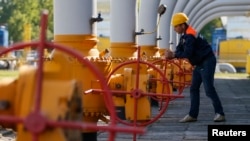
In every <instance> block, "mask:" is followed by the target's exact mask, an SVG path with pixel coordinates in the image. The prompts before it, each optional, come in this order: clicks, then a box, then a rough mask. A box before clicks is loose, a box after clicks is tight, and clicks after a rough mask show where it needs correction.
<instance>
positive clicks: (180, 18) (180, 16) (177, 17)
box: [171, 12, 188, 26]
mask: <svg viewBox="0 0 250 141" xmlns="http://www.w3.org/2000/svg"><path fill="white" fill-rule="evenodd" d="M187 21H188V17H187V15H186V14H185V13H182V12H179V13H175V14H174V15H173V17H172V21H171V24H172V26H176V25H178V24H182V23H185V22H187Z"/></svg>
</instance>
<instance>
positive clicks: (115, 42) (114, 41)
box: [110, 0, 137, 57]
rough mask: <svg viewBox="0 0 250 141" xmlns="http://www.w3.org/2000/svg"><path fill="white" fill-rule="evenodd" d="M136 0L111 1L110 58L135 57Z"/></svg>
mask: <svg viewBox="0 0 250 141" xmlns="http://www.w3.org/2000/svg"><path fill="white" fill-rule="evenodd" d="M136 4H137V3H136V0H111V7H110V15H111V20H110V33H111V35H110V45H111V47H110V49H111V56H112V57H133V56H136V55H137V54H136V50H137V45H136V43H135V31H136V17H137V13H136Z"/></svg>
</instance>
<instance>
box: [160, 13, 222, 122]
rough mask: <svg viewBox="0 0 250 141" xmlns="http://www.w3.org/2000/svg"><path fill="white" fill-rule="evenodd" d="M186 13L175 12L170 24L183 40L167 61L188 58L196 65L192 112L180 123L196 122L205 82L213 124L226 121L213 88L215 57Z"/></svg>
mask: <svg viewBox="0 0 250 141" xmlns="http://www.w3.org/2000/svg"><path fill="white" fill-rule="evenodd" d="M188 19H189V18H188V17H187V15H186V14H185V13H182V12H179V13H175V14H174V15H173V17H172V21H171V24H172V26H173V28H174V31H175V32H176V33H177V34H179V35H180V40H179V43H178V45H177V46H176V50H175V51H174V52H173V51H171V50H170V51H166V54H165V55H166V58H167V59H172V58H187V59H188V60H189V62H190V63H191V64H192V65H193V67H194V69H193V74H192V81H191V86H190V100H191V105H190V110H189V113H188V114H187V115H186V116H185V117H184V118H183V119H181V120H180V121H179V122H182V123H183V122H194V121H197V118H198V114H199V106H200V86H201V84H202V83H203V86H204V89H205V93H206V96H207V97H209V98H210V99H211V100H212V104H213V108H214V112H215V116H214V118H213V121H214V122H223V121H225V114H224V111H223V107H222V103H221V100H220V98H219V96H218V94H217V92H216V89H215V87H214V73H215V67H216V58H215V55H214V53H213V51H212V48H211V46H210V45H209V44H208V42H207V41H206V40H205V39H204V38H202V37H201V36H197V33H196V31H195V29H194V28H192V27H191V26H190V25H189V24H188V23H187V22H188Z"/></svg>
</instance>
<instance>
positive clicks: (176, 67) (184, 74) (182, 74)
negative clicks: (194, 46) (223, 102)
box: [153, 59, 192, 100]
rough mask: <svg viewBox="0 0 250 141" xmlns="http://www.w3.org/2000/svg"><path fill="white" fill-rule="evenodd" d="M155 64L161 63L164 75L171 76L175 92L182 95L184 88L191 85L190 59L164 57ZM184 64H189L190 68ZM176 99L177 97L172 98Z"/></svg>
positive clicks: (170, 81) (170, 79) (170, 80)
mask: <svg viewBox="0 0 250 141" xmlns="http://www.w3.org/2000/svg"><path fill="white" fill-rule="evenodd" d="M153 64H155V65H159V67H160V68H162V70H163V73H164V75H165V76H166V77H168V78H169V83H171V85H172V87H173V94H175V95H182V93H183V90H184V89H185V88H186V87H188V86H189V85H190V81H191V77H192V66H191V65H190V63H189V62H188V60H186V59H170V60H168V59H162V60H157V61H155V62H153ZM184 65H187V66H188V67H189V68H185V67H184ZM168 69H169V70H171V72H168V71H167V70H168ZM167 72H168V73H167ZM188 78H189V79H188ZM174 99H175V98H173V99H172V100H174Z"/></svg>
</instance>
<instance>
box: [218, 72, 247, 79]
mask: <svg viewBox="0 0 250 141" xmlns="http://www.w3.org/2000/svg"><path fill="white" fill-rule="evenodd" d="M249 76H250V75H249V74H247V73H215V78H232V79H249V78H250V77H249Z"/></svg>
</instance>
